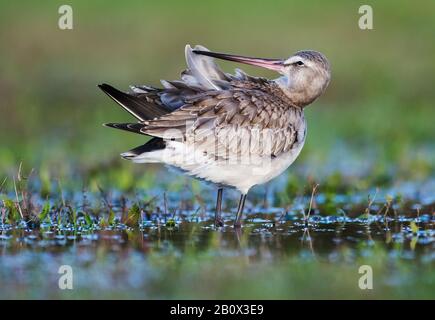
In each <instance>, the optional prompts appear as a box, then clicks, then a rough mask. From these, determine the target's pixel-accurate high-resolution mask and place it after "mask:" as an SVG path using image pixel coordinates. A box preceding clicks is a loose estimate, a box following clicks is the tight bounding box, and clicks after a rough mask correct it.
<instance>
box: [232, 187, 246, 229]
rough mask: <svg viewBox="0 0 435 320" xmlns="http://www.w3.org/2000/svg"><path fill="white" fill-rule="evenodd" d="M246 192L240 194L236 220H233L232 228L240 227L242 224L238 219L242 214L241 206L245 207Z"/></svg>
mask: <svg viewBox="0 0 435 320" xmlns="http://www.w3.org/2000/svg"><path fill="white" fill-rule="evenodd" d="M245 200H246V194H242V195H241V196H240V201H239V207H238V209H237V215H236V221H235V222H234V228H240V227H241V226H242V224H241V223H240V219H241V218H242V215H243V208H244V207H245Z"/></svg>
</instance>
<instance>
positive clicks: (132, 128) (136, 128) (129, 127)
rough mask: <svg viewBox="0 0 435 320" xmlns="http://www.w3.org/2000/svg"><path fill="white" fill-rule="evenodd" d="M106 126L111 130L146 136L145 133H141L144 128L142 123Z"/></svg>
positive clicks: (108, 124) (106, 124)
mask: <svg viewBox="0 0 435 320" xmlns="http://www.w3.org/2000/svg"><path fill="white" fill-rule="evenodd" d="M104 125H105V126H106V127H110V128H115V129H120V130H125V131H129V132H133V133H139V134H144V133H143V132H141V129H142V128H143V126H144V125H143V124H142V123H105V124H104Z"/></svg>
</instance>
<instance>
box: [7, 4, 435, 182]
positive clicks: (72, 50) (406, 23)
mask: <svg viewBox="0 0 435 320" xmlns="http://www.w3.org/2000/svg"><path fill="white" fill-rule="evenodd" d="M62 4H69V5H71V6H72V8H73V19H74V29H73V30H60V29H59V28H58V18H59V16H60V15H59V14H58V8H59V6H60V5H62ZM361 4H362V3H361V2H359V1H328V2H325V1H302V2H301V1H288V0H286V1H273V2H264V1H237V2H236V1H227V0H222V1H215V2H205V1H204V2H199V1H158V2H157V1H125V2H124V1H123V2H115V1H113V2H107V1H68V3H66V2H64V1H45V2H34V1H20V2H12V1H4V0H2V1H1V2H0V43H1V44H0V46H1V50H0V70H1V72H0V96H1V100H0V108H1V109H0V172H1V173H2V174H3V173H5V174H6V173H9V172H10V171H11V170H12V169H13V170H16V168H17V166H18V164H19V163H20V162H21V161H23V165H24V166H25V167H26V168H35V169H36V170H39V169H41V170H43V171H44V170H45V171H46V172H50V173H53V174H54V175H58V176H68V175H71V174H73V173H75V172H77V170H79V171H80V172H82V173H83V174H84V175H85V176H86V175H87V174H88V173H89V172H92V171H93V170H95V168H103V169H102V170H104V168H106V167H110V166H112V165H115V166H119V167H121V168H129V170H130V169H131V168H132V167H133V165H132V164H129V163H127V162H124V161H121V160H119V156H118V155H119V153H120V152H122V151H125V150H127V149H129V148H130V147H134V146H135V145H138V144H142V143H143V139H144V137H142V136H136V135H133V134H129V133H124V132H120V131H115V130H111V129H108V128H104V127H102V126H101V124H102V123H103V122H110V121H119V122H122V121H129V120H132V119H131V118H130V116H129V115H128V114H126V113H125V112H124V111H123V110H121V108H119V107H117V106H116V105H115V104H114V103H113V102H112V101H111V100H110V99H108V98H107V97H106V96H105V95H104V94H103V93H102V92H100V90H99V89H98V88H97V87H96V85H97V84H99V83H101V82H108V83H110V84H112V85H115V86H116V87H119V88H120V89H128V85H129V84H152V85H159V79H176V78H178V76H179V73H180V71H182V70H183V69H184V67H185V61H184V46H185V45H186V44H187V43H189V44H192V45H194V44H202V45H204V46H206V47H208V48H210V49H211V50H215V51H220V52H229V53H238V54H244V55H250V56H260V57H286V56H288V55H290V54H291V53H293V52H294V51H297V50H300V49H315V50H318V51H321V52H323V53H324V54H325V55H326V56H327V57H328V58H329V60H330V62H331V64H332V70H333V76H332V82H331V84H330V87H329V88H328V90H327V92H326V94H325V95H324V96H322V97H321V99H319V100H318V101H317V102H316V103H315V104H314V105H312V106H310V107H309V108H307V109H306V112H307V118H308V128H309V134H308V139H307V142H306V146H305V148H304V150H303V152H302V154H301V157H300V158H299V159H298V160H297V161H296V163H295V164H294V166H293V167H294V168H295V170H296V171H297V170H298V168H301V167H302V166H303V164H305V163H307V162H308V161H309V162H310V163H312V164H313V165H311V166H310V168H309V170H310V174H313V175H315V174H316V173H318V174H320V173H321V172H322V168H323V165H324V164H325V163H332V164H334V163H335V162H340V163H342V162H343V161H344V165H345V166H346V164H348V163H347V162H346V161H347V159H350V158H351V156H350V155H353V156H352V157H353V158H352V159H353V160H355V161H354V162H352V164H353V165H354V166H355V167H356V168H357V170H356V171H358V168H361V172H359V173H360V174H363V175H364V174H366V171H362V168H366V167H367V165H366V164H367V162H368V161H369V162H370V163H371V165H369V166H368V169H367V168H366V170H369V171H370V172H376V174H377V175H378V176H382V175H385V174H389V175H392V176H393V177H394V178H395V179H396V178H397V179H412V180H421V179H423V180H424V179H426V178H428V177H430V176H433V173H434V163H435V156H434V138H435V129H434V125H433V122H434V118H435V109H434V105H433V104H434V101H435V90H434V87H433V86H434V83H435V42H434V41H433V36H434V30H435V15H434V13H435V2H433V1H418V2H411V1H382V2H371V1H369V2H367V1H365V2H364V4H370V5H372V7H373V10H374V30H360V29H359V28H358V19H359V17H360V15H359V14H358V8H359V6H360V5H361ZM220 65H221V66H222V67H223V68H224V69H225V70H226V71H231V72H232V70H233V69H234V67H236V65H235V64H232V63H227V62H222V63H220ZM243 69H245V70H246V71H247V72H248V73H250V74H253V75H259V76H266V77H275V76H276V75H275V74H274V73H272V72H269V71H265V70H262V69H258V68H253V67H247V66H243ZM392 168H393V169H392ZM131 170H136V172H140V171H138V170H139V169H137V168H134V169H131Z"/></svg>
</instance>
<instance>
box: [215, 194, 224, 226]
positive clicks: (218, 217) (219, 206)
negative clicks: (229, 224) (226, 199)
mask: <svg viewBox="0 0 435 320" xmlns="http://www.w3.org/2000/svg"><path fill="white" fill-rule="evenodd" d="M223 190H224V189H223V188H219V189H218V194H217V199H216V211H215V214H214V225H215V227H222V226H223V225H224V221H223V220H222V216H221V213H222V192H223Z"/></svg>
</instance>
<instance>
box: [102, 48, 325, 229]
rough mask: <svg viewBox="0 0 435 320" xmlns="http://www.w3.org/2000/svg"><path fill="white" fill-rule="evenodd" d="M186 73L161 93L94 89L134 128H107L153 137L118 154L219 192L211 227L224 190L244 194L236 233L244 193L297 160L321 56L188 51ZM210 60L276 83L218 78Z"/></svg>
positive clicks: (319, 85) (319, 83) (321, 80)
mask: <svg viewBox="0 0 435 320" xmlns="http://www.w3.org/2000/svg"><path fill="white" fill-rule="evenodd" d="M185 52H186V61H187V69H186V70H185V71H183V72H182V74H181V80H177V81H165V80H162V81H161V83H162V85H163V88H155V87H151V86H144V85H139V86H131V91H129V92H127V93H125V92H121V91H119V90H117V89H115V88H113V87H111V86H110V85H108V84H101V85H99V87H100V88H101V90H103V91H104V92H105V93H106V94H107V95H108V96H109V97H111V98H112V99H113V100H115V101H116V102H117V103H118V104H119V105H120V106H121V107H123V108H124V109H125V110H127V111H128V112H130V113H131V114H132V115H133V116H134V117H136V119H137V120H138V122H136V123H107V124H105V125H106V126H109V127H112V128H116V129H122V130H127V131H131V132H134V133H139V134H144V135H148V136H151V137H153V138H152V139H151V140H149V141H148V142H147V143H145V144H144V145H142V146H139V147H137V148H134V149H132V150H130V151H127V152H125V153H122V154H121V156H122V157H123V158H124V159H128V160H132V161H133V162H137V163H151V162H159V163H165V164H167V165H170V166H173V167H176V168H179V169H181V170H182V171H184V172H186V173H187V174H189V175H191V176H194V177H196V178H199V179H203V180H207V181H210V182H213V183H215V184H216V185H217V186H218V193H217V201H216V212H215V224H216V226H222V225H223V221H222V218H221V203H222V191H223V188H224V187H234V188H237V189H238V190H239V191H240V192H241V197H240V201H239V206H238V210H237V215H236V219H235V222H234V227H240V226H241V223H240V220H241V217H242V214H243V207H244V204H245V199H246V195H247V193H248V191H249V189H250V188H251V187H252V186H254V185H257V184H262V183H265V182H267V181H269V180H271V179H273V178H275V177H276V176H278V175H279V174H281V173H282V172H283V171H284V170H286V169H287V168H288V167H289V166H290V165H291V164H292V163H293V161H294V160H295V159H296V157H297V156H298V155H299V153H300V151H301V149H302V147H303V145H304V142H305V136H306V123H305V118H304V112H303V111H304V107H305V106H307V105H308V104H310V103H312V102H313V101H314V100H315V99H316V98H317V97H319V96H320V95H321V94H322V93H323V92H324V91H325V89H326V87H327V86H328V83H329V80H330V77H331V72H330V67H329V62H328V60H327V59H326V57H325V56H324V55H323V54H321V53H319V52H316V51H311V50H304V51H298V52H296V53H295V54H293V55H291V56H290V57H289V58H287V59H260V58H248V57H243V56H236V55H230V54H223V53H215V52H210V51H209V50H208V49H206V48H204V47H202V46H196V47H195V48H194V49H192V48H191V47H190V46H189V45H187V46H186V51H185ZM213 58H219V59H225V60H231V61H235V62H240V63H245V64H250V65H254V66H259V67H263V68H267V69H271V70H274V71H276V72H278V73H280V74H281V76H280V77H279V78H277V79H274V80H268V79H265V78H258V77H252V76H249V75H247V74H245V73H244V72H242V71H241V70H238V69H237V70H236V73H235V75H231V74H227V73H224V72H222V71H221V70H220V69H219V67H218V66H217V65H216V63H215V62H214V59H213Z"/></svg>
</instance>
